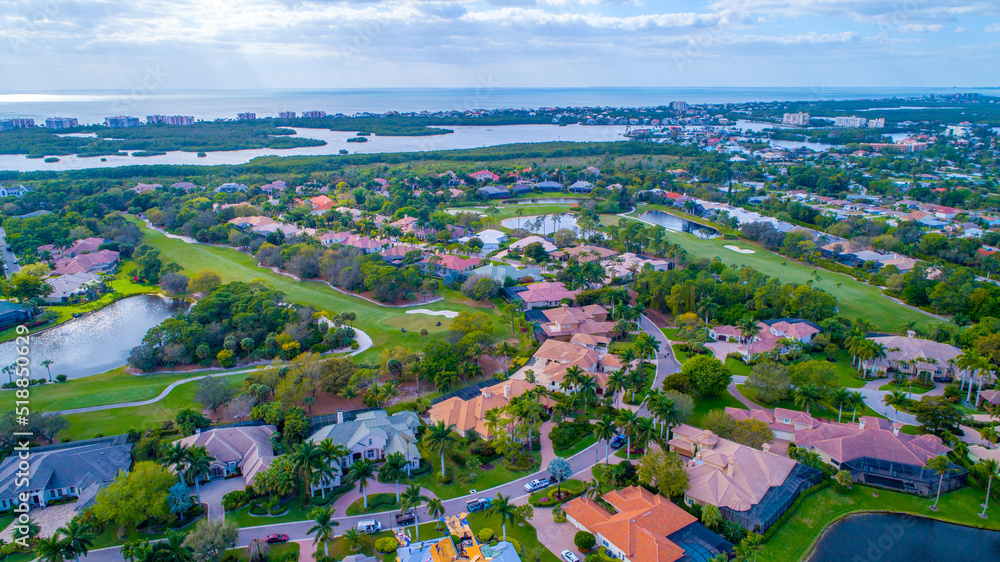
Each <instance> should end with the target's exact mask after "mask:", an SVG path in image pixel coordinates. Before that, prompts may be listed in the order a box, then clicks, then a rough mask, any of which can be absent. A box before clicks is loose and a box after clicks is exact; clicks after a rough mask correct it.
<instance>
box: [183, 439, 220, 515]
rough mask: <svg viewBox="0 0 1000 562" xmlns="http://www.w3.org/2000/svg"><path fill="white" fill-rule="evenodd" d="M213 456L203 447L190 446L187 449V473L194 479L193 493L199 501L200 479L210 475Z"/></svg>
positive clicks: (213, 460)
mask: <svg viewBox="0 0 1000 562" xmlns="http://www.w3.org/2000/svg"><path fill="white" fill-rule="evenodd" d="M213 462H215V457H213V456H212V455H211V454H209V452H208V449H206V448H205V447H191V449H190V450H189V451H188V474H187V476H189V477H191V478H193V479H194V488H195V492H194V493H195V495H196V496H198V501H199V502H200V501H201V479H202V478H207V477H210V476H211V475H212V463H213Z"/></svg>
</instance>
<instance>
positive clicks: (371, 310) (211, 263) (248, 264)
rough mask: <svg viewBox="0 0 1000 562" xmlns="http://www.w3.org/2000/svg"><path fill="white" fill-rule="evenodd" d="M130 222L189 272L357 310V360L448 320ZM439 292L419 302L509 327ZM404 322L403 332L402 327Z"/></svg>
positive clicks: (336, 309)
mask: <svg viewBox="0 0 1000 562" xmlns="http://www.w3.org/2000/svg"><path fill="white" fill-rule="evenodd" d="M134 222H135V223H136V224H137V225H138V226H139V228H141V229H142V231H143V235H144V237H143V242H144V243H146V244H149V245H151V246H154V247H156V248H158V249H159V250H160V253H161V254H160V255H161V259H163V260H164V262H166V261H174V262H177V263H178V264H180V265H181V266H183V267H184V269H186V270H187V271H189V272H197V271H201V270H204V269H211V270H213V271H215V272H216V273H218V274H219V277H221V278H222V281H223V282H224V283H228V282H231V281H250V280H252V279H264V280H266V281H268V282H269V283H270V284H271V285H272V286H274V288H276V289H278V290H280V291H282V292H284V293H285V296H286V299H287V300H288V301H289V302H293V303H298V304H302V305H310V306H312V307H314V308H316V309H317V310H322V311H325V312H327V313H330V314H331V315H332V314H338V313H341V312H355V313H357V316H358V318H357V321H356V322H355V325H356V326H357V327H358V328H360V329H362V330H364V331H365V333H367V334H368V335H369V336H371V338H372V341H373V342H374V346H373V348H372V349H371V350H369V351H367V352H365V353H362V354H360V355H359V356H358V359H359V360H360V361H368V360H374V359H376V358H377V357H378V354H379V352H380V351H381V349H384V348H385V347H387V346H402V347H406V348H408V349H413V350H420V349H423V347H424V346H425V345H426V343H427V341H429V340H430V339H431V338H434V337H442V336H444V335H446V334H447V332H448V326H449V325H450V323H449V322H445V319H444V318H443V317H428V316H426V315H420V314H406V309H401V308H391V307H384V306H378V305H376V304H373V303H370V302H368V301H366V300H363V299H361V298H358V297H353V296H350V295H345V294H343V293H340V292H339V291H336V290H334V289H333V288H332V287H330V286H329V285H328V284H326V283H324V282H322V281H296V280H294V279H292V278H290V277H288V276H285V275H280V274H277V273H274V272H273V271H271V270H270V269H265V268H262V267H258V266H257V263H256V260H255V259H254V257H253V256H250V255H248V254H244V253H242V252H239V251H237V250H235V249H232V248H217V247H214V246H206V245H203V244H187V243H185V242H184V241H182V240H176V239H172V238H167V237H166V236H164V235H163V234H161V233H160V232H157V231H155V230H151V229H149V228H147V227H146V225H145V224H144V223H142V222H141V221H138V220H134ZM443 294H444V296H445V297H446V299H445V300H443V301H438V302H435V303H431V304H428V305H424V306H421V307H419V308H426V309H428V310H435V311H437V310H453V311H456V312H463V311H466V312H485V313H486V314H488V315H490V316H491V317H492V318H493V320H494V324H495V328H496V330H495V332H494V334H495V335H497V336H502V335H504V334H506V333H507V332H509V330H510V328H509V327H507V326H503V325H501V324H500V322H499V320H500V317H499V314H498V313H497V311H496V310H495V309H486V308H475V307H471V306H468V305H465V304H461V303H460V302H456V300H455V298H456V297H455V295H457V293H455V292H448V291H446V292H444V293H443ZM428 318H433V319H434V322H430V324H431V325H430V327H427V324H428V321H427V319H428ZM438 320H440V321H441V324H442V326H441V327H436V326H434V324H436V323H437V321H438ZM411 322H412V324H411ZM418 324H419V325H420V326H423V327H426V328H427V330H428V331H429V332H430V336H429V337H428V338H426V339H425V338H422V337H420V327H417V328H415V329H414V328H413V326H417V325H418ZM404 328H405V329H406V332H403V329H404Z"/></svg>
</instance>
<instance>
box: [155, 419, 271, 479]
mask: <svg viewBox="0 0 1000 562" xmlns="http://www.w3.org/2000/svg"><path fill="white" fill-rule="evenodd" d="M275 431H277V428H276V427H275V426H273V425H256V426H244V427H221V428H216V429H207V430H201V429H199V430H197V433H195V434H194V435H189V436H187V437H185V438H183V439H180V440H178V441H175V443H180V444H181V445H183V446H184V447H205V449H207V450H208V453H209V454H210V455H212V456H213V457H215V460H214V461H212V465H211V466H210V467H209V473H210V474H211V476H212V478H228V477H231V476H233V475H237V474H238V475H242V477H243V481H244V482H245V483H246V485H247V486H249V485H251V484H253V479H254V477H255V476H256V475H257V473H258V472H260V471H262V470H267V468H268V467H269V466H271V461H272V460H274V445H273V444H272V442H271V436H272V435H274V433H275Z"/></svg>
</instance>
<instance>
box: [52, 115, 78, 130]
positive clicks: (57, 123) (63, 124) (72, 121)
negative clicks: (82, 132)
mask: <svg viewBox="0 0 1000 562" xmlns="http://www.w3.org/2000/svg"><path fill="white" fill-rule="evenodd" d="M79 126H80V122H79V121H78V120H77V119H76V118H75V117H49V118H48V119H46V120H45V128H46V129H72V128H73V127H79Z"/></svg>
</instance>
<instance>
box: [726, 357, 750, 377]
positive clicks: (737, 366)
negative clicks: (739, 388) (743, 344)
mask: <svg viewBox="0 0 1000 562" xmlns="http://www.w3.org/2000/svg"><path fill="white" fill-rule="evenodd" d="M726 367H729V372H731V373H732V374H733V376H739V377H749V376H750V369H751V367H750V365H747V364H746V363H744V362H742V361H740V360H739V359H735V358H733V357H726Z"/></svg>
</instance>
